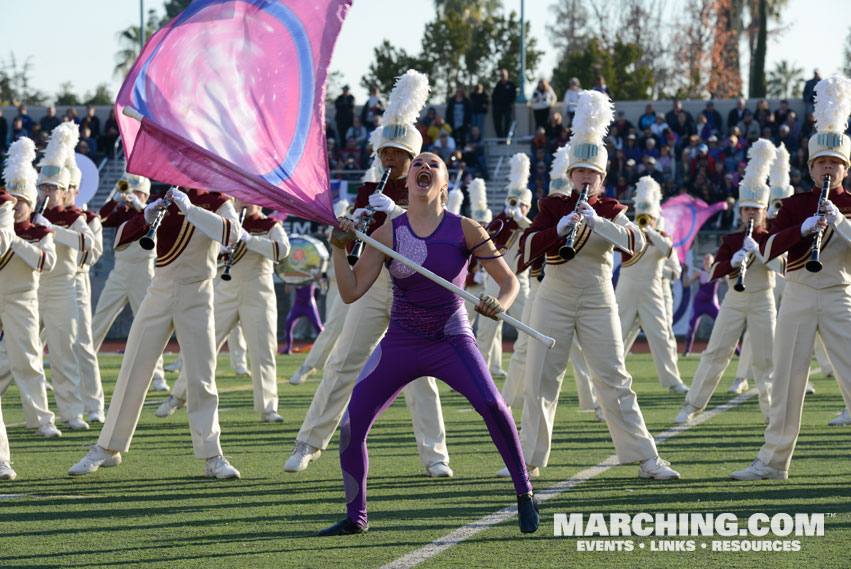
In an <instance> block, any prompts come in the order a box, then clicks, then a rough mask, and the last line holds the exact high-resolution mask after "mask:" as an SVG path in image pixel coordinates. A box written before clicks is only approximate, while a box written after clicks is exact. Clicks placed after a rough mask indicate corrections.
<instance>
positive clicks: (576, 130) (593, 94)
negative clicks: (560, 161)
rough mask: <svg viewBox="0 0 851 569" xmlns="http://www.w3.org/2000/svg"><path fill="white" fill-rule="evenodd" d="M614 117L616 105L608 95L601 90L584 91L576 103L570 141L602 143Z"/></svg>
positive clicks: (573, 142)
mask: <svg viewBox="0 0 851 569" xmlns="http://www.w3.org/2000/svg"><path fill="white" fill-rule="evenodd" d="M614 117H615V105H614V103H612V101H611V100H610V99H609V96H608V95H606V94H604V93H600V92H599V91H583V93H582V94H581V95H579V101H578V102H577V105H576V115H574V117H573V124H572V125H571V130H572V131H573V136H572V137H571V139H570V142H571V143H572V144H576V143H590V144H600V143H601V142H602V141H603V139H604V138H605V137H606V134H607V133H608V132H609V125H610V124H612V119H614Z"/></svg>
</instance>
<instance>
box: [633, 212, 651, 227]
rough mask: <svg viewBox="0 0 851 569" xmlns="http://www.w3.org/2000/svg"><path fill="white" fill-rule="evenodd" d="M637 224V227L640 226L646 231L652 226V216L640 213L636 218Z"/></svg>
mask: <svg viewBox="0 0 851 569" xmlns="http://www.w3.org/2000/svg"><path fill="white" fill-rule="evenodd" d="M635 223H636V225H638V227H640V228H641V229H644V228H645V227H647V226H648V225H650V215H648V214H646V213H639V214H638V215H636V216H635Z"/></svg>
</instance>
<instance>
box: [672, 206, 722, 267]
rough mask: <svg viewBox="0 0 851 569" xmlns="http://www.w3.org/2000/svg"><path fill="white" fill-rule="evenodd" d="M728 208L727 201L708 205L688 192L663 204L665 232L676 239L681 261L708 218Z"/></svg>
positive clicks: (684, 258) (675, 243)
mask: <svg viewBox="0 0 851 569" xmlns="http://www.w3.org/2000/svg"><path fill="white" fill-rule="evenodd" d="M727 208H728V205H727V202H723V201H722V202H718V203H715V204H712V205H708V204H707V203H706V202H705V201H703V200H701V199H698V198H696V197H694V196H690V195H688V194H680V195H678V196H674V197H672V198H671V199H669V200H668V201H666V202H665V203H663V204H662V217H663V218H664V220H665V232H666V233H668V234H670V235H671V237H672V239H673V241H674V247H675V248H676V250H677V255H678V256H679V258H680V263H685V261H686V255H687V254H688V250H689V249H690V248H691V244H692V242H693V241H694V238H695V237H697V232H698V231H700V228H701V226H702V225H703V224H704V223H705V222H706V220H707V219H709V218H710V217H712V216H713V215H715V213H716V212H718V211H721V210H725V209H727Z"/></svg>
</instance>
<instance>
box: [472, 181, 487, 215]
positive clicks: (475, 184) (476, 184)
mask: <svg viewBox="0 0 851 569" xmlns="http://www.w3.org/2000/svg"><path fill="white" fill-rule="evenodd" d="M467 193H468V194H470V208H471V209H481V210H485V209H487V208H488V190H487V187H486V186H485V181H484V180H483V179H481V178H473V181H472V182H470V185H468V186H467Z"/></svg>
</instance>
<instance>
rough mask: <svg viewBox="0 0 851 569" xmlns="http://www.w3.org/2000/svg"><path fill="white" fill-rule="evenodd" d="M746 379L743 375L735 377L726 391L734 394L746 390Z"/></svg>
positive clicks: (739, 393)
mask: <svg viewBox="0 0 851 569" xmlns="http://www.w3.org/2000/svg"><path fill="white" fill-rule="evenodd" d="M748 387H750V386H749V385H748V380H747V379H745V378H744V377H737V378H736V379H734V380H733V383H731V384H730V387H729V388H728V389H727V393H734V394H736V395H741V394H742V393H744V392H745V391H747V390H748Z"/></svg>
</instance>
